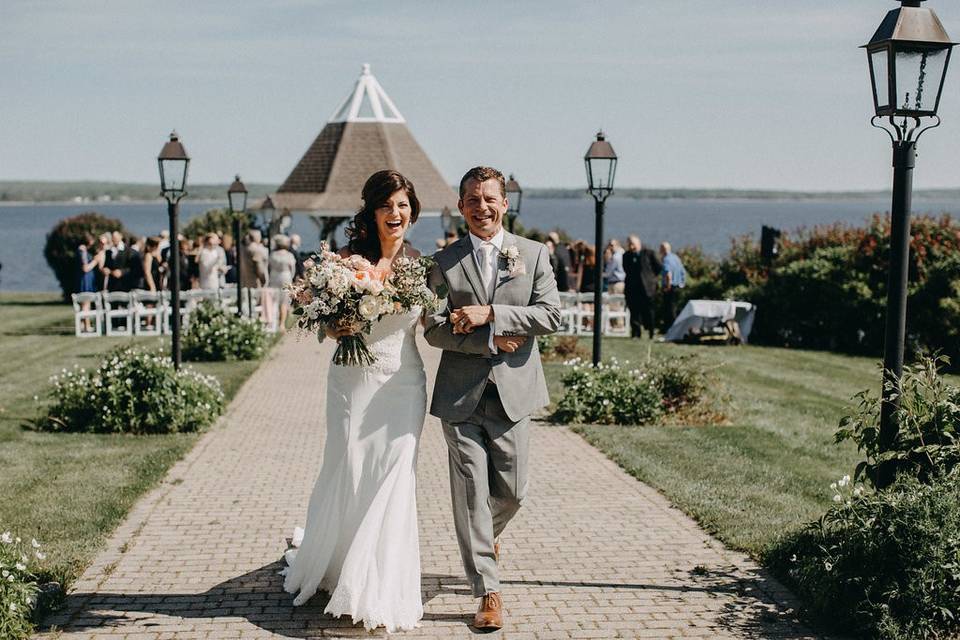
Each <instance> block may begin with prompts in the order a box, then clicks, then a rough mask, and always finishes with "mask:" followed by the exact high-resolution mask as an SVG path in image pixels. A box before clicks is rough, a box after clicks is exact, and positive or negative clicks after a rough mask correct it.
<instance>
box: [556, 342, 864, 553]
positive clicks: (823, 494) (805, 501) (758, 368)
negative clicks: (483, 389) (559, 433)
mask: <svg viewBox="0 0 960 640" xmlns="http://www.w3.org/2000/svg"><path fill="white" fill-rule="evenodd" d="M583 345H584V346H585V347H586V348H587V349H589V348H590V344H589V343H588V342H586V341H584V342H583ZM603 348H604V351H603V354H604V356H605V357H610V356H616V357H617V358H618V359H620V360H624V359H629V360H632V361H634V362H638V361H641V360H643V359H645V358H646V357H647V356H648V353H650V352H651V351H652V353H653V355H655V356H663V357H671V356H674V355H680V354H688V353H696V354H698V355H699V356H700V358H701V359H702V361H703V362H704V364H705V365H707V366H711V365H721V366H720V367H719V369H717V370H716V372H715V377H716V379H717V380H718V384H719V385H721V388H722V392H723V393H724V394H725V395H727V397H728V400H727V401H726V405H725V413H726V415H727V416H728V418H729V422H730V424H729V425H724V426H712V427H684V426H659V427H616V426H597V425H585V426H578V427H576V430H577V431H578V432H579V433H581V434H582V435H583V436H584V437H585V438H586V439H587V440H588V441H589V442H590V443H592V444H593V445H594V446H596V447H598V448H599V449H600V450H602V451H604V452H605V453H606V454H607V455H608V456H610V458H611V459H613V460H614V461H616V462H617V463H618V464H619V465H620V466H622V467H623V468H624V469H625V470H626V471H627V472H629V473H630V474H632V475H633V476H635V477H637V478H639V479H640V480H643V481H644V482H647V483H649V484H650V485H652V486H654V487H656V488H657V489H658V490H660V491H661V492H663V493H664V494H665V495H666V496H667V497H668V498H669V499H670V501H671V502H673V503H674V504H676V505H677V506H678V507H680V508H681V509H683V510H684V511H685V512H687V513H688V514H690V515H691V516H693V517H694V518H696V519H697V520H698V521H699V522H700V523H701V524H702V525H703V526H704V528H705V529H707V530H708V531H709V532H710V533H712V534H714V535H715V536H716V537H718V538H720V539H721V540H723V541H724V542H725V543H727V544H729V545H731V546H733V547H736V548H738V549H742V550H744V551H746V552H748V553H750V554H751V555H753V556H755V557H758V558H762V556H763V553H764V551H765V550H766V549H767V548H768V547H769V546H770V544H771V543H772V542H773V541H774V540H775V539H776V538H777V536H779V535H780V534H781V533H785V532H787V531H789V530H791V529H794V528H796V527H797V526H799V525H801V524H803V523H805V522H808V521H811V520H816V519H818V518H819V517H820V516H821V515H822V514H823V512H824V511H825V510H826V508H827V507H828V506H829V505H830V501H831V498H832V495H833V492H832V491H830V489H829V484H830V483H831V482H832V481H834V480H836V479H838V478H840V477H841V476H842V475H844V474H850V475H852V474H853V469H854V466H855V465H856V462H857V460H858V459H859V457H858V454H857V451H856V448H855V447H854V446H852V445H850V444H845V445H844V446H837V445H834V444H833V433H834V430H835V429H836V427H837V423H838V422H839V420H840V418H841V417H842V416H843V415H845V409H846V407H848V406H849V400H850V398H851V397H852V396H853V395H854V394H855V393H856V392H858V391H860V390H863V389H867V388H869V389H872V390H879V388H880V377H879V368H878V366H877V362H878V361H875V360H873V359H869V358H858V357H850V356H843V355H837V354H832V353H824V352H812V351H796V350H790V349H775V348H766V347H750V346H744V347H698V346H687V345H674V344H653V345H652V347H651V343H650V342H649V341H646V340H644V341H639V340H629V339H607V340H605V341H604V345H603ZM563 368H564V367H563V365H562V364H557V363H548V364H547V365H546V369H547V379H548V381H549V383H550V387H551V395H552V396H553V398H554V399H555V400H556V399H559V398H560V396H561V395H562V385H561V384H560V382H559V380H560V376H561V375H562V372H563Z"/></svg>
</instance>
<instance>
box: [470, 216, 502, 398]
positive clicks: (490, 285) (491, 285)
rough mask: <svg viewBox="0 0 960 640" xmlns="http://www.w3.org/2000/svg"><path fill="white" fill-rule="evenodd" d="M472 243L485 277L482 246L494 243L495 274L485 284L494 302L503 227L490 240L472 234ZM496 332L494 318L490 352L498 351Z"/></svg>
mask: <svg viewBox="0 0 960 640" xmlns="http://www.w3.org/2000/svg"><path fill="white" fill-rule="evenodd" d="M470 243H471V244H472V245H473V259H474V260H476V262H477V269H479V270H480V276H481V277H483V250H482V249H481V246H483V245H484V244H491V245H493V252H492V254H491V256H490V259H491V260H493V274H492V279H491V280H490V281H489V282H484V283H483V286H484V288H486V291H487V301H488V302H489V303H491V304H492V303H493V291H494V289H495V288H496V286H497V276H498V275H499V271H500V270H499V269H498V265H499V263H500V251H501V250H502V249H503V227H500V230H499V231H498V232H497V235H495V236H493V237H492V238H490V239H489V240H481V239H480V238H478V237H477V236H475V235H473V234H472V233H471V234H470ZM495 334H496V322H495V321H494V320H491V321H490V338H489V339H488V341H487V346H488V347H489V348H490V353H497V352H498V351H497V346H496V345H495V344H494V343H493V336H494V335H495ZM490 379H491V380H493V372H491V373H490Z"/></svg>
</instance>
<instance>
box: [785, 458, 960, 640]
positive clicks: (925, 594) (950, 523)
mask: <svg viewBox="0 0 960 640" xmlns="http://www.w3.org/2000/svg"><path fill="white" fill-rule="evenodd" d="M848 486H849V485H848ZM838 491H839V492H838V493H837V496H839V502H840V503H839V504H838V505H837V506H836V507H834V508H832V509H830V510H829V511H828V512H827V513H826V515H824V516H823V518H821V519H820V521H819V522H816V523H814V524H811V525H810V526H808V527H807V528H805V529H803V530H801V531H799V532H797V533H795V534H793V535H791V536H788V537H786V538H785V539H783V540H782V541H781V542H780V543H779V544H778V545H777V546H776V548H775V549H774V550H773V551H772V552H771V553H770V555H769V557H768V561H769V563H770V564H771V565H772V566H773V567H774V568H775V569H776V570H777V571H778V573H780V575H781V576H784V578H785V580H786V582H787V583H788V586H790V587H792V588H793V589H794V591H795V592H796V593H797V595H799V596H801V597H802V598H803V600H804V601H805V603H806V606H807V608H808V609H809V612H810V613H811V614H813V615H814V616H816V617H817V618H818V619H819V620H820V621H821V622H822V623H824V624H827V625H830V626H831V627H834V628H836V630H837V631H840V632H846V633H854V634H862V635H863V636H865V637H877V638H891V639H903V640H906V639H908V638H910V639H913V638H948V637H955V635H954V634H956V633H957V632H958V631H960V624H958V617H960V509H958V505H960V474H958V473H953V474H951V475H949V476H947V477H941V478H938V479H936V480H935V481H933V482H932V483H931V484H923V483H921V482H919V481H918V480H916V479H914V478H909V477H902V478H901V479H900V480H898V482H897V483H896V484H894V485H893V486H892V487H890V488H889V489H887V490H885V491H882V492H877V493H873V492H864V491H861V490H859V489H858V488H854V490H853V492H850V493H847V492H846V491H845V489H844V488H843V487H839V488H838Z"/></svg>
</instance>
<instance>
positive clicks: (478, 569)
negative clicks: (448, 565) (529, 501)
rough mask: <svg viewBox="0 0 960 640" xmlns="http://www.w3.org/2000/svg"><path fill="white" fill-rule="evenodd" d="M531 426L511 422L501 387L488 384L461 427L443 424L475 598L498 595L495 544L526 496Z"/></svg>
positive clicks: (461, 537) (459, 538) (456, 523)
mask: <svg viewBox="0 0 960 640" xmlns="http://www.w3.org/2000/svg"><path fill="white" fill-rule="evenodd" d="M529 423H530V421H529V418H524V419H523V420H521V421H520V422H513V421H512V420H510V418H508V417H507V414H506V412H505V411H504V409H503V404H501V402H500V396H499V394H498V393H497V386H496V385H494V384H487V386H486V388H485V389H484V392H483V396H482V397H481V399H480V404H479V405H478V406H477V409H476V411H474V412H473V414H472V415H471V416H470V417H468V418H467V419H466V420H464V421H463V422H453V423H451V422H447V421H443V435H444V437H445V438H446V441H447V450H448V453H449V459H450V490H451V493H452V496H453V521H454V526H455V527H456V530H457V542H458V543H459V545H460V556H461V558H462V559H463V568H464V571H465V572H466V574H467V580H469V582H470V589H471V591H472V592H473V596H474V597H476V598H479V597H480V596H482V595H484V594H486V593H492V592H494V591H500V579H499V577H498V574H497V563H496V560H495V559H494V554H493V543H494V540H495V539H496V538H497V537H498V536H499V535H500V533H501V532H502V531H503V529H504V527H506V526H507V523H508V522H510V519H511V518H513V516H514V515H515V514H516V513H517V511H518V510H519V509H520V505H521V503H522V502H523V499H524V497H525V496H526V493H527V457H528V451H529V439H530V424H529Z"/></svg>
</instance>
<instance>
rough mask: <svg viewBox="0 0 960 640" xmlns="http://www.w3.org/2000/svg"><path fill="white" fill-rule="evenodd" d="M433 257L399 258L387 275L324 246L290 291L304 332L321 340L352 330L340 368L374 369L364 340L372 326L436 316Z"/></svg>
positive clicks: (341, 350) (337, 356)
mask: <svg viewBox="0 0 960 640" xmlns="http://www.w3.org/2000/svg"><path fill="white" fill-rule="evenodd" d="M432 263H433V261H432V260H431V259H430V258H425V257H419V258H406V257H401V258H398V259H397V260H396V261H395V262H394V264H393V273H392V274H390V275H389V276H386V275H385V274H383V273H382V272H380V271H377V270H376V269H374V266H373V265H372V264H371V263H370V261H369V260H367V259H366V258H363V257H362V256H357V255H353V256H349V257H346V258H345V257H343V256H340V255H338V254H336V253H333V252H331V251H329V250H327V247H326V245H321V247H320V252H319V253H317V254H316V255H314V256H313V259H312V260H307V261H306V262H305V263H304V268H305V270H304V274H303V276H302V277H301V278H299V279H297V280H296V281H295V282H294V283H293V284H290V285H288V286H287V287H286V288H287V291H288V292H289V293H290V298H291V300H292V306H293V314H294V315H295V316H297V326H298V327H300V329H301V330H302V331H309V332H311V333H316V334H317V337H318V338H319V339H320V340H323V337H324V335H325V334H326V328H327V327H332V328H334V329H338V330H339V329H350V330H351V331H352V333H351V334H350V335H346V336H343V337H341V338H339V339H338V340H337V351H336V353H334V355H333V361H334V363H335V364H338V365H344V366H369V365H371V364H373V363H374V362H375V360H376V358H375V357H374V355H373V354H372V353H370V350H369V349H368V348H367V344H366V342H365V341H364V338H363V336H364V334H369V333H370V329H371V328H372V327H373V323H374V322H375V321H376V320H379V319H380V318H381V317H383V316H385V315H389V314H391V313H406V312H408V311H410V310H411V309H413V308H415V307H422V308H424V309H426V310H427V311H435V310H436V309H437V308H438V306H439V298H438V297H437V295H436V294H435V293H434V292H433V291H431V290H430V288H429V287H428V286H427V272H428V271H429V269H430V266H431V265H432Z"/></svg>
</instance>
